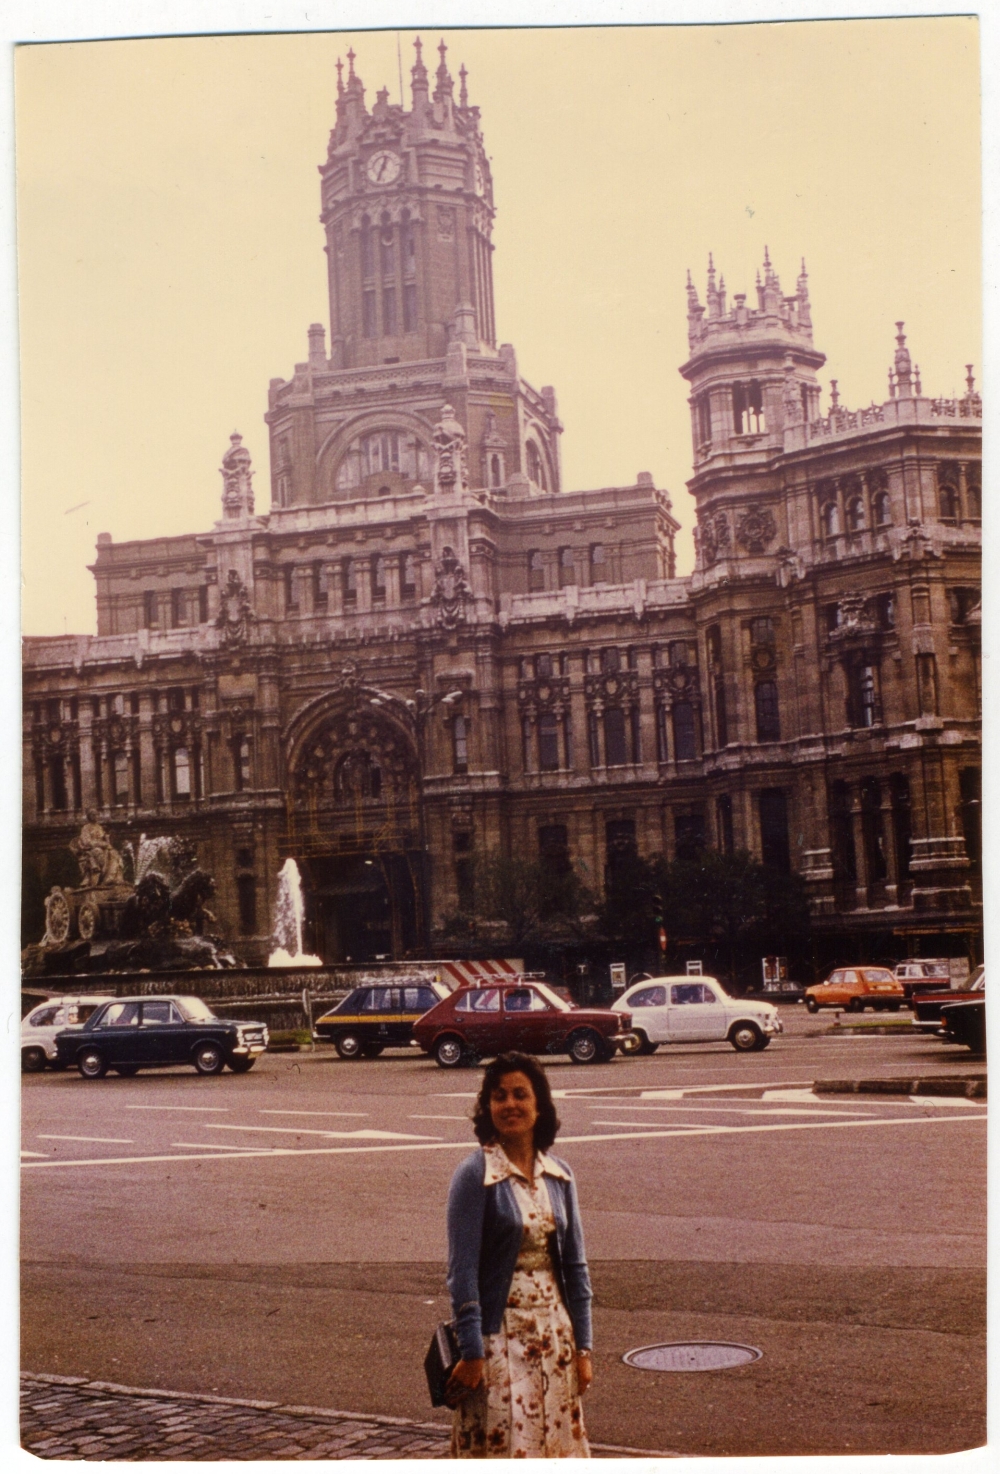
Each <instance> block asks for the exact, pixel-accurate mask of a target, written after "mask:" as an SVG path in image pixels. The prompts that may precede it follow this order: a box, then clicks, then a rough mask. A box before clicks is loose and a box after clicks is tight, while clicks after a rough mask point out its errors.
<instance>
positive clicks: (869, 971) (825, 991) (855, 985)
mask: <svg viewBox="0 0 1000 1474" xmlns="http://www.w3.org/2000/svg"><path fill="white" fill-rule="evenodd" d="M905 999H906V994H905V993H904V992H903V985H902V983H901V982H899V981H898V980H897V979H896V978H894V977H893V975H892V973H891V972H890V971H889V969H888V968H887V967H837V968H835V969H834V970H833V972H832V973H831V974H830V976H829V977H828V978H827V980H826V982H824V983H816V984H815V985H814V986H813V987H811V988H807V989H806V1008H808V1010H809V1012H810V1013H816V1012H817V1011H818V1010H819V1009H821V1008H846V1009H847V1010H848V1012H849V1013H863V1012H864V1010H865V1009H866V1008H873V1009H875V1010H876V1011H878V1010H879V1009H889V1011H890V1012H892V1013H898V1012H899V1010H900V1009H901V1008H902V1006H903V1003H904V1002H905Z"/></svg>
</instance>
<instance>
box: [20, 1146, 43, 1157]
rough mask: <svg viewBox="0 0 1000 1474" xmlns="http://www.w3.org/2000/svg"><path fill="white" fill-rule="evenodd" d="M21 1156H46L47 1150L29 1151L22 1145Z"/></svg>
mask: <svg viewBox="0 0 1000 1474" xmlns="http://www.w3.org/2000/svg"><path fill="white" fill-rule="evenodd" d="M21 1156H22V1157H47V1156H48V1152H29V1151H28V1150H27V1148H25V1147H23V1146H22V1148H21Z"/></svg>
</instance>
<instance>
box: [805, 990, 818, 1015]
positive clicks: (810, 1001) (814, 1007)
mask: <svg viewBox="0 0 1000 1474" xmlns="http://www.w3.org/2000/svg"><path fill="white" fill-rule="evenodd" d="M806 1008H807V1009H808V1010H809V1012H810V1013H819V1004H818V1003H817V1002H816V999H815V998H814V997H813V996H812V994H811V993H810V994H809V997H808V998H807V999H806Z"/></svg>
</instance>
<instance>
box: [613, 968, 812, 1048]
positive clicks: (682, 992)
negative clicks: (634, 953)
mask: <svg viewBox="0 0 1000 1474" xmlns="http://www.w3.org/2000/svg"><path fill="white" fill-rule="evenodd" d="M611 1006H612V1008H614V1009H615V1010H616V1011H617V1012H619V1013H630V1014H631V1015H632V1034H633V1036H634V1038H635V1039H636V1041H637V1043H636V1044H635V1045H634V1046H633V1048H632V1050H631V1051H630V1050H628V1049H627V1048H624V1049H623V1051H622V1052H623V1053H630V1052H631V1053H635V1054H655V1053H656V1050H657V1047H658V1046H659V1045H660V1044H693V1043H695V1042H696V1041H697V1042H702V1041H704V1040H709V1039H728V1040H729V1042H730V1044H731V1045H732V1046H733V1048H734V1049H739V1050H748V1049H766V1048H767V1046H768V1044H770V1042H771V1039H772V1038H773V1036H774V1035H775V1034H780V1033H782V1032H783V1029H782V1024H781V1019H780V1018H779V1017H778V1010H777V1009H776V1008H775V1006H774V1004H773V1003H764V1002H761V1001H758V1000H757V999H753V1000H752V1001H751V1000H748V999H745V998H730V996H729V994H728V993H727V992H726V990H725V988H723V986H722V984H721V983H719V982H717V981H716V979H715V978H704V977H702V978H692V977H676V978H647V979H646V980H645V981H644V982H641V983H636V984H635V986H634V987H631V988H629V989H628V990H627V992H625V993H623V994H622V996H621V997H620V998H618V999H616V1001H615V1002H614V1003H613V1004H612V1005H611Z"/></svg>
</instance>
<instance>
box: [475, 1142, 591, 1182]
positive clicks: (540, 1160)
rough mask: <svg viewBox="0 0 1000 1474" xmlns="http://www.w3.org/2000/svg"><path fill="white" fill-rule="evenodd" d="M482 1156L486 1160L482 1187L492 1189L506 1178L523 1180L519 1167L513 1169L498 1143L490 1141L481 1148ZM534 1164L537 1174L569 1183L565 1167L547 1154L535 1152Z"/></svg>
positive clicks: (511, 1163)
mask: <svg viewBox="0 0 1000 1474" xmlns="http://www.w3.org/2000/svg"><path fill="white" fill-rule="evenodd" d="M483 1156H484V1157H485V1158H486V1174H485V1176H484V1178H483V1186H484V1187H492V1186H493V1184H494V1183H496V1182H503V1181H504V1180H505V1179H506V1178H508V1177H520V1178H521V1179H522V1181H524V1180H526V1179H525V1178H524V1174H523V1172H522V1171H521V1170H520V1168H519V1167H515V1166H514V1164H513V1162H512V1161H511V1160H510V1158H509V1157H508V1156H507V1153H506V1152H505V1151H504V1149H503V1147H502V1146H501V1145H500V1143H499V1142H498V1141H491V1142H490V1144H489V1146H484V1147H483ZM535 1163H536V1167H537V1170H538V1171H539V1172H542V1173H545V1174H546V1175H547V1176H549V1177H561V1178H562V1179H563V1181H564V1182H569V1181H570V1175H569V1173H568V1172H567V1171H566V1168H565V1167H562V1166H560V1164H559V1163H558V1162H557V1161H556V1159H555V1157H550V1156H549V1154H548V1152H536V1153H535Z"/></svg>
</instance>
